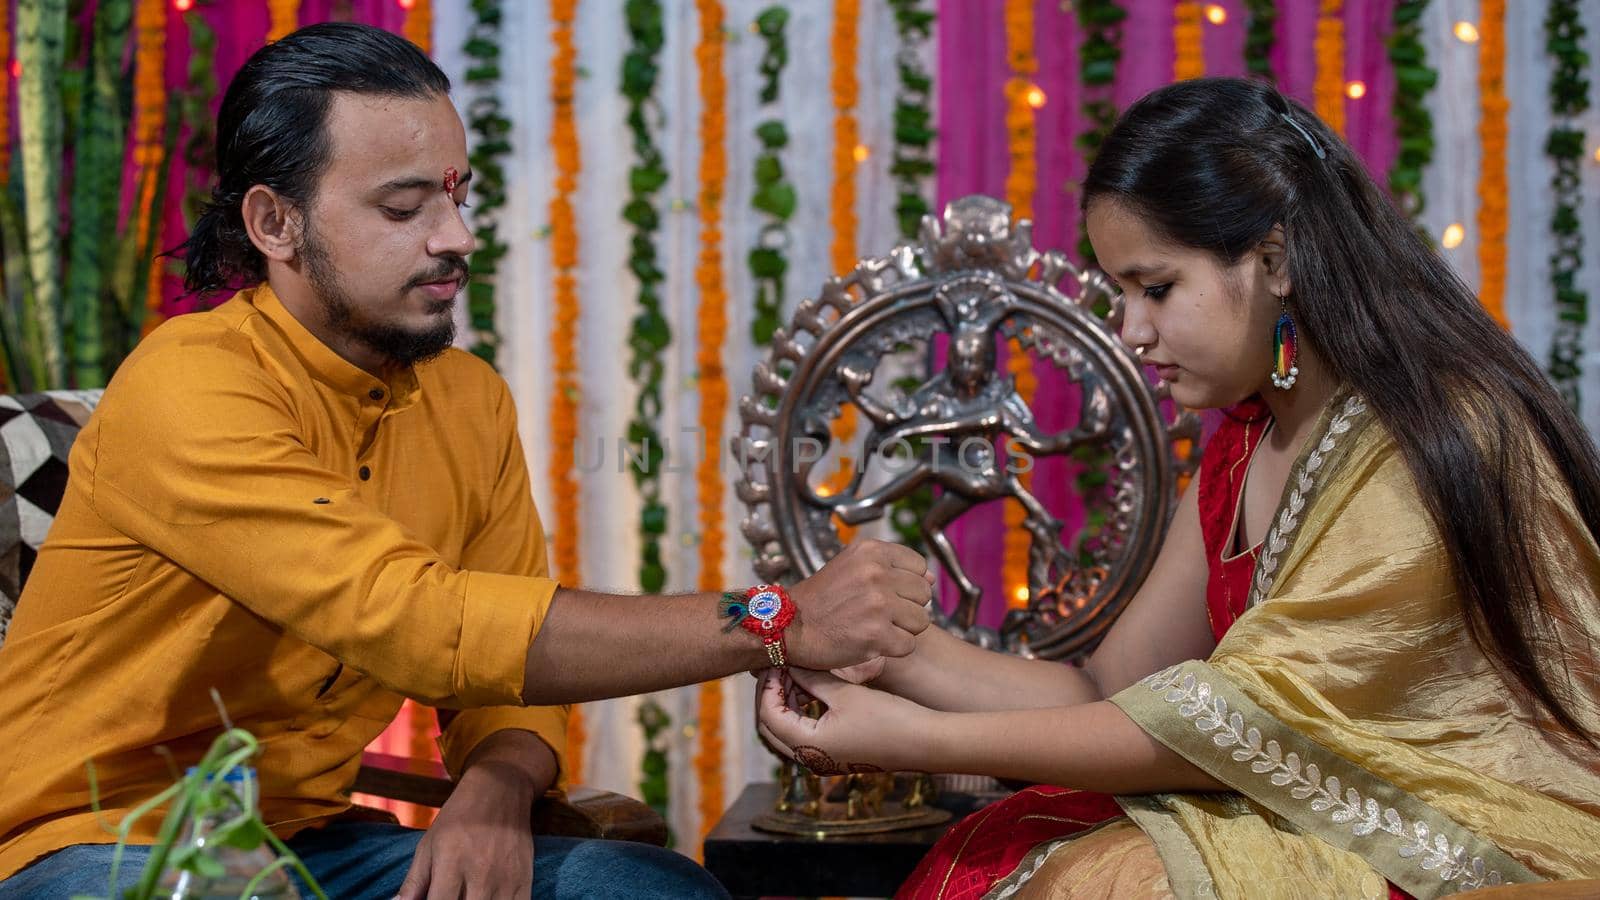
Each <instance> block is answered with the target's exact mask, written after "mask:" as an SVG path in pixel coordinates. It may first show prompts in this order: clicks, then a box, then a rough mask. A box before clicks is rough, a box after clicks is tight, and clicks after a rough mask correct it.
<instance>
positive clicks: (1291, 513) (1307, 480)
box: [1245, 396, 1367, 609]
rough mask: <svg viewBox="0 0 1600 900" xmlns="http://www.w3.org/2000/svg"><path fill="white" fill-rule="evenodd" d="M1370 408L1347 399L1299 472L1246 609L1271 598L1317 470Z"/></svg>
mask: <svg viewBox="0 0 1600 900" xmlns="http://www.w3.org/2000/svg"><path fill="white" fill-rule="evenodd" d="M1366 411H1367V405H1366V404H1365V403H1363V402H1362V401H1361V398H1360V397H1355V396H1352V397H1350V398H1349V399H1348V400H1346V401H1345V403H1344V408H1343V409H1341V410H1340V411H1339V414H1338V415H1336V416H1334V418H1333V421H1331V422H1329V423H1328V430H1327V432H1326V433H1324V434H1323V436H1322V440H1321V441H1320V442H1318V444H1317V446H1316V448H1315V449H1313V450H1312V451H1311V455H1310V456H1307V457H1306V462H1305V466H1304V467H1303V468H1301V469H1300V471H1299V472H1298V473H1296V475H1295V481H1294V489H1293V490H1291V491H1290V492H1289V500H1288V502H1287V503H1285V504H1284V506H1283V509H1282V510H1281V511H1280V512H1279V513H1278V520H1277V521H1276V522H1274V523H1272V528H1271V530H1269V531H1268V532H1267V539H1266V540H1265V541H1264V542H1262V554H1261V562H1260V564H1259V565H1257V566H1256V575H1255V582H1254V583H1253V584H1252V585H1251V587H1250V602H1249V603H1247V604H1246V605H1245V608H1246V609H1249V608H1251V607H1254V606H1257V605H1258V604H1260V603H1261V601H1263V600H1265V599H1266V598H1267V590H1268V589H1269V588H1271V587H1272V576H1273V573H1275V572H1277V571H1278V557H1279V556H1281V555H1282V554H1283V551H1285V550H1287V549H1289V541H1290V539H1291V538H1293V537H1294V532H1295V529H1297V528H1299V527H1300V512H1301V510H1303V509H1304V508H1305V505H1306V498H1307V497H1308V496H1309V495H1310V494H1311V489H1312V488H1313V487H1315V486H1316V483H1317V472H1318V471H1319V470H1320V469H1321V468H1322V465H1323V463H1325V462H1327V461H1328V454H1330V453H1332V452H1333V448H1334V447H1335V446H1337V445H1338V441H1339V438H1340V437H1341V436H1342V435H1344V434H1345V433H1346V432H1348V431H1349V430H1350V426H1351V424H1353V422H1354V420H1355V417H1356V416H1359V415H1361V414H1362V413H1364V412H1366Z"/></svg>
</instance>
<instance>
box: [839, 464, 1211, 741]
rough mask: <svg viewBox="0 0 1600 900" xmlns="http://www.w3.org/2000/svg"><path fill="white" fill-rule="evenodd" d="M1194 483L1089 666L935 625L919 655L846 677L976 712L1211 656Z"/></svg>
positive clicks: (1084, 696) (1101, 688)
mask: <svg viewBox="0 0 1600 900" xmlns="http://www.w3.org/2000/svg"><path fill="white" fill-rule="evenodd" d="M1196 487H1197V486H1191V487H1190V489H1189V490H1188V491H1187V492H1185V494H1184V496H1183V499H1182V500H1181V501H1180V502H1179V503H1178V510H1177V513H1176V514H1175V515H1174V516H1173V520H1172V525H1171V527H1170V528H1169V529H1168V530H1167V537H1166V540H1165V541H1164V542H1163V543H1162V546H1161V552H1160V555H1158V556H1157V557H1156V563H1155V566H1154V567H1153V568H1152V569H1151V570H1150V575H1149V576H1148V577H1147V578H1146V579H1145V581H1144V584H1143V585H1142V586H1140V588H1139V592H1138V594H1136V595H1135V596H1134V598H1133V600H1132V601H1130V602H1129V604H1128V608H1127V610H1125V611H1124V612H1123V614H1122V616H1121V617H1120V618H1119V619H1117V622H1116V624H1115V625H1113V626H1112V627H1111V632H1110V633H1109V634H1107V635H1106V639H1105V640H1104V641H1102V642H1101V644H1100V646H1099V648H1098V649H1096V650H1095V652H1094V654H1093V655H1092V656H1091V657H1090V658H1089V660H1088V662H1087V663H1086V664H1085V665H1084V666H1082V667H1077V666H1070V665H1064V664H1062V663H1057V662H1050V661H1046V660H1037V659H1022V658H1020V657H1015V656H1011V655H1009V654H1004V653H996V652H993V651H990V650H983V649H980V648H978V647H974V646H973V645H971V644H968V643H967V642H965V641H963V640H961V639H960V638H957V637H955V636H954V635H952V634H950V633H948V632H946V631H944V630H942V629H939V628H929V629H927V630H926V631H924V632H922V633H921V634H920V635H918V636H917V648H916V650H915V651H914V652H912V653H911V655H909V656H906V657H902V658H899V659H893V660H888V661H887V663H886V664H884V663H869V664H866V665H864V666H857V667H854V668H853V669H849V670H843V671H840V672H839V673H838V674H839V675H841V676H842V677H844V678H845V679H847V680H850V681H865V682H866V683H869V684H871V686H872V687H874V688H877V689H879V690H883V691H888V692H890V693H893V694H897V695H899V696H901V697H905V698H906V699H908V700H913V701H915V702H916V703H918V704H921V705H923V706H927V707H930V708H932V709H938V710H944V711H946V712H977V711H999V710H1011V709H1038V708H1044V707H1055V706H1068V705H1072V704H1076V703H1090V702H1093V701H1096V700H1103V699H1105V698H1106V697H1109V696H1111V695H1112V694H1115V693H1116V692H1117V691H1120V690H1122V689H1123V688H1125V687H1127V686H1128V685H1130V684H1132V683H1134V682H1135V681H1138V680H1139V679H1140V678H1143V677H1144V676H1146V675H1149V674H1150V673H1152V672H1158V671H1160V670H1162V669H1164V668H1166V667H1168V666H1171V665H1174V664H1176V663H1180V662H1183V661H1184V660H1189V659H1204V658H1205V657H1207V656H1209V655H1210V654H1211V651H1212V649H1213V648H1214V647H1215V646H1216V642H1215V639H1214V638H1213V637H1212V633H1211V622H1210V619H1209V618H1208V617H1207V615H1206V558H1205V543H1204V540H1203V539H1202V538H1201V534H1200V512H1199V504H1198V502H1197V501H1196V499H1195V495H1196V494H1197V493H1199V492H1198V490H1196ZM879 670H881V673H880V671H879ZM874 676H875V677H874Z"/></svg>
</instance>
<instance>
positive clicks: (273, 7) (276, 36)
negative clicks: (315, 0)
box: [267, 0, 300, 43]
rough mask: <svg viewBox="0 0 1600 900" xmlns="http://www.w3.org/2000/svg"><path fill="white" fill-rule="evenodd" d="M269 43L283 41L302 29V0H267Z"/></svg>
mask: <svg viewBox="0 0 1600 900" xmlns="http://www.w3.org/2000/svg"><path fill="white" fill-rule="evenodd" d="M267 15H268V17H269V21H270V24H269V25H268V26H267V41H268V42H269V43H270V42H272V41H281V40H283V39H284V38H286V37H288V36H289V33H290V32H292V31H294V30H295V29H296V28H299V27H300V0H267Z"/></svg>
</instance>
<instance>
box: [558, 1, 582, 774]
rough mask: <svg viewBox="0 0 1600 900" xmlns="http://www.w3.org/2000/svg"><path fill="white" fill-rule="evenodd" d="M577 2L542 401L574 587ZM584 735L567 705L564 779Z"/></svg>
mask: <svg viewBox="0 0 1600 900" xmlns="http://www.w3.org/2000/svg"><path fill="white" fill-rule="evenodd" d="M577 12H578V0H551V2H550V20H551V22H552V23H553V27H552V28H551V32H550V34H551V41H552V43H553V44H554V45H555V52H554V53H553V54H552V55H551V59H550V103H551V109H552V113H553V116H552V122H551V128H550V143H551V147H552V150H553V151H554V155H555V162H556V180H555V196H554V197H552V198H551V200H550V260H551V264H552V267H553V268H554V269H555V292H554V299H555V323H554V325H553V327H552V329H551V333H550V350H551V355H552V356H553V357H554V359H555V379H554V385H553V391H552V395H551V397H550V440H551V444H552V446H551V452H550V491H551V493H552V494H553V495H554V498H555V521H556V522H557V523H558V527H557V529H556V533H555V537H554V543H555V552H554V554H553V557H554V561H555V576H556V578H557V579H558V580H560V581H562V582H564V583H566V584H578V583H581V582H582V580H583V579H582V574H581V573H582V570H581V568H580V560H579V558H578V538H579V528H578V526H579V522H580V519H579V518H578V483H577V481H576V480H575V479H574V478H573V474H572V472H573V467H574V465H575V462H576V460H575V456H576V453H577V441H578V387H579V385H578V278H577V274H576V270H577V268H578V226H577V222H576V219H575V217H574V215H573V208H572V197H573V195H574V194H575V193H576V192H577V190H578V172H579V170H580V169H581V168H582V159H581V157H580V156H579V154H578V120H577V116H576V114H575V111H574V108H573V103H574V100H575V94H576V90H577V81H578V48H577V45H576V43H575V42H574V34H573V21H574V20H575V19H576V18H577ZM587 735H588V732H587V730H586V729H585V728H584V722H583V709H582V707H579V706H576V705H575V706H573V707H572V712H571V715H570V717H569V718H568V720H567V759H566V763H567V777H568V779H569V780H570V781H572V782H575V783H576V782H581V781H582V780H583V750H584V743H585V740H586V738H587Z"/></svg>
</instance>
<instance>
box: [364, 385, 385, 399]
mask: <svg viewBox="0 0 1600 900" xmlns="http://www.w3.org/2000/svg"><path fill="white" fill-rule="evenodd" d="M367 396H368V397H371V398H372V399H374V400H382V399H383V391H382V390H381V389H379V388H373V389H372V390H370V391H367Z"/></svg>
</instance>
